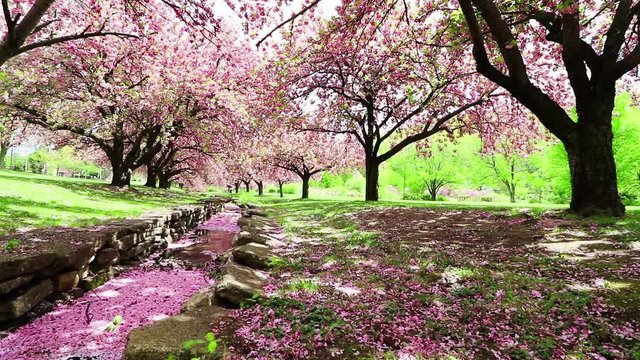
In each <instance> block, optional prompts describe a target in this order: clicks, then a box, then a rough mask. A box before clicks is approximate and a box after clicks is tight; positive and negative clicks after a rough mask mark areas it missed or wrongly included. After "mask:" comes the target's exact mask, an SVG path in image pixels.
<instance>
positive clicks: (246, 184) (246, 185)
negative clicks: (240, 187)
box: [242, 180, 251, 192]
mask: <svg viewBox="0 0 640 360" xmlns="http://www.w3.org/2000/svg"><path fill="white" fill-rule="evenodd" d="M242 182H243V183H244V189H245V191H246V192H249V191H251V181H244V180H242Z"/></svg>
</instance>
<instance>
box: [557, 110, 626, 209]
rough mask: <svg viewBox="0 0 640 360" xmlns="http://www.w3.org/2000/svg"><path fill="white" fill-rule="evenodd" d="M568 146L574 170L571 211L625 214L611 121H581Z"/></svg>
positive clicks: (568, 141)
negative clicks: (614, 155) (619, 191)
mask: <svg viewBox="0 0 640 360" xmlns="http://www.w3.org/2000/svg"><path fill="white" fill-rule="evenodd" d="M594 123H595V124H594ZM565 148H566V150H567V155H568V157H569V170H570V171H571V188H572V189H571V190H572V191H571V205H570V209H571V211H573V212H575V213H577V214H579V215H582V216H591V215H610V216H611V215H612V216H622V215H623V214H624V211H625V209H624V205H623V204H622V200H621V199H620V195H619V194H618V179H617V174H616V163H615V159H614V157H613V131H612V129H611V122H606V121H599V122H589V121H584V120H583V121H581V122H579V123H578V131H577V132H575V133H574V134H572V136H571V137H570V138H569V139H568V140H567V141H566V142H565Z"/></svg>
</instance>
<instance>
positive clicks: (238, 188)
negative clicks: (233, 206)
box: [233, 182, 240, 194]
mask: <svg viewBox="0 0 640 360" xmlns="http://www.w3.org/2000/svg"><path fill="white" fill-rule="evenodd" d="M233 186H235V188H236V194H237V193H238V192H240V182H236V183H234V184H233Z"/></svg>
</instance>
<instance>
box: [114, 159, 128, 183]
mask: <svg viewBox="0 0 640 360" xmlns="http://www.w3.org/2000/svg"><path fill="white" fill-rule="evenodd" d="M111 175H112V179H111V185H113V186H117V187H125V186H127V185H129V181H130V179H129V176H128V171H126V169H125V166H124V165H123V164H122V162H121V161H119V160H118V159H116V160H114V159H111Z"/></svg>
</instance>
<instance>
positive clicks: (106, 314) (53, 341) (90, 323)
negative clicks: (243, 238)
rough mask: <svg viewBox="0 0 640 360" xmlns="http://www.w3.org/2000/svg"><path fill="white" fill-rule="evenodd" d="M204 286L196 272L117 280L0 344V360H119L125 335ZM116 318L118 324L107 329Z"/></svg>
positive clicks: (172, 311) (138, 273)
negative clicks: (75, 358) (79, 359)
mask: <svg viewBox="0 0 640 360" xmlns="http://www.w3.org/2000/svg"><path fill="white" fill-rule="evenodd" d="M207 284H208V281H207V278H206V276H205V275H204V273H203V272H201V271H199V270H184V269H178V270H172V271H167V270H149V271H144V270H133V271H130V272H127V273H125V274H121V275H120V276H119V277H118V278H117V279H114V280H111V281H109V282H107V283H106V284H104V285H103V286H100V287H98V288H97V289H95V290H94V291H91V292H88V293H86V294H85V295H84V296H82V297H80V298H78V299H76V300H74V301H73V302H72V303H69V304H64V305H60V306H58V307H56V308H55V310H54V311H52V312H50V313H48V314H46V315H44V316H42V317H40V318H38V319H36V320H35V321H33V322H31V323H29V324H27V325H25V326H23V327H21V328H20V329H19V330H18V331H16V332H14V333H12V334H11V335H9V336H8V337H6V338H4V339H2V340H0V359H12V360H36V359H43V360H45V359H46V360H52V359H68V358H73V357H74V356H75V357H81V358H91V359H101V360H119V359H120V358H121V357H122V353H123V351H124V347H125V345H126V339H127V334H128V333H129V331H130V330H131V329H133V328H136V327H139V326H142V325H145V324H148V323H151V322H153V321H157V320H160V319H162V318H164V317H167V316H169V315H173V314H176V313H177V312H178V311H179V310H180V306H181V305H182V304H183V303H184V302H185V301H186V300H187V299H189V297H190V296H191V295H193V294H194V293H195V292H196V291H198V290H199V289H201V288H202V287H205V286H207ZM117 316H119V317H121V318H122V323H121V324H120V325H118V326H110V324H112V323H113V322H114V320H115V319H116V317H117ZM116 322H117V321H116Z"/></svg>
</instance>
